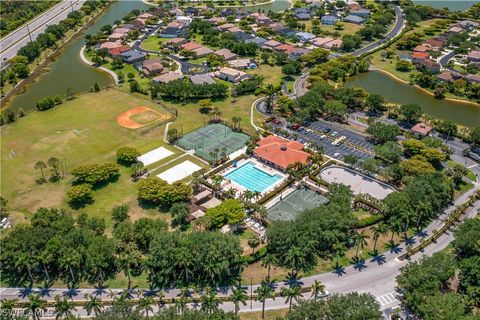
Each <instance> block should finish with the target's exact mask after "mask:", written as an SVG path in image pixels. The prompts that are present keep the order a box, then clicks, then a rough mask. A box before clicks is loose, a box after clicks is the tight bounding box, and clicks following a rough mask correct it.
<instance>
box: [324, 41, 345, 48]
mask: <svg viewBox="0 0 480 320" xmlns="http://www.w3.org/2000/svg"><path fill="white" fill-rule="evenodd" d="M342 44H343V41H342V40H341V39H335V40H332V41H329V42H327V43H324V44H323V47H324V48H325V49H334V48H340V47H341V46H342Z"/></svg>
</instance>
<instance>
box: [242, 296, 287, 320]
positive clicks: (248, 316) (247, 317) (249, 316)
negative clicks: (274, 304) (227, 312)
mask: <svg viewBox="0 0 480 320" xmlns="http://www.w3.org/2000/svg"><path fill="white" fill-rule="evenodd" d="M278 299H280V298H278ZM281 299H283V298H281ZM247 303H248V301H247ZM287 313H288V308H284V309H278V310H265V319H277V318H279V317H283V316H285V315H286V314H287ZM238 316H239V317H240V320H259V319H262V311H252V312H240V313H239V314H238Z"/></svg>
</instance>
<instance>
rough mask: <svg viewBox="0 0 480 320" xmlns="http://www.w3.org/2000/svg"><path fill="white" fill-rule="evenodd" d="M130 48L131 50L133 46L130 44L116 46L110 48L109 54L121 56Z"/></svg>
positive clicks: (116, 56)
mask: <svg viewBox="0 0 480 320" xmlns="http://www.w3.org/2000/svg"><path fill="white" fill-rule="evenodd" d="M128 50H131V48H130V47H129V46H121V47H116V48H113V49H110V50H108V54H109V55H110V56H111V57H112V58H119V57H120V56H121V55H122V53H124V52H125V51H128Z"/></svg>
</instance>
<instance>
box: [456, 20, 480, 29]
mask: <svg viewBox="0 0 480 320" xmlns="http://www.w3.org/2000/svg"><path fill="white" fill-rule="evenodd" d="M457 25H458V26H459V27H460V28H462V29H465V30H473V29H475V28H478V26H479V25H480V24H479V23H478V22H474V21H471V20H463V21H460V22H459V23H458V24H457Z"/></svg>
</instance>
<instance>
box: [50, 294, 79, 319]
mask: <svg viewBox="0 0 480 320" xmlns="http://www.w3.org/2000/svg"><path fill="white" fill-rule="evenodd" d="M54 308H55V310H54V314H55V319H61V318H69V317H72V316H73V311H74V310H75V307H74V305H73V303H72V302H70V301H68V300H67V298H63V299H62V298H60V296H56V297H55V304H54Z"/></svg>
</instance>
